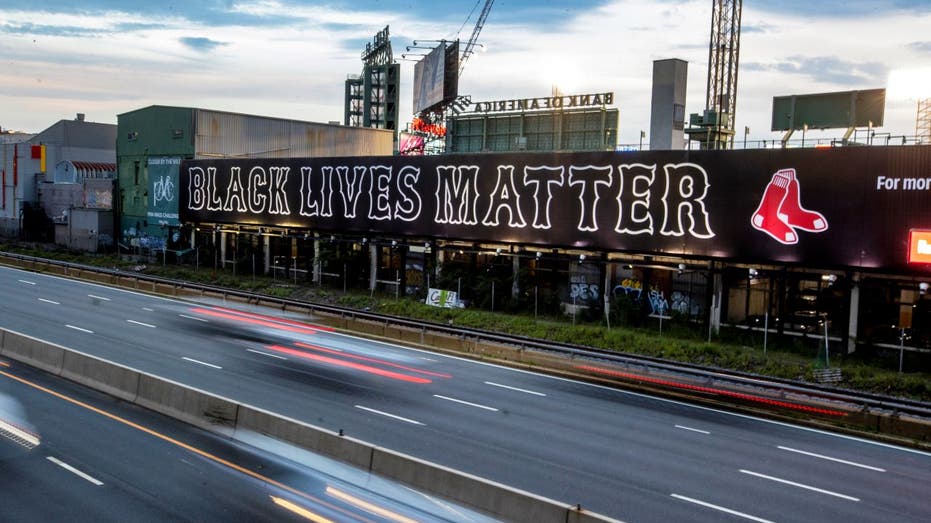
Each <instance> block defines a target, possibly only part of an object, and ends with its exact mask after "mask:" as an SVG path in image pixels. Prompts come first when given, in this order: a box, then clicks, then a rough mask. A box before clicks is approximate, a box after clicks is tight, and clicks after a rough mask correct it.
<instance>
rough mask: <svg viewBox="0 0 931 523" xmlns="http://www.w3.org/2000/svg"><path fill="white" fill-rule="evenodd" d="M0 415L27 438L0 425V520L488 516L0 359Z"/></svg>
mask: <svg viewBox="0 0 931 523" xmlns="http://www.w3.org/2000/svg"><path fill="white" fill-rule="evenodd" d="M11 402H15V403H16V404H18V405H19V406H20V407H21V409H11V408H10V403H11ZM11 410H15V411H17V412H15V413H14V414H13V415H10V414H8V412H10V411H11ZM11 418H13V419H11ZM4 422H6V423H7V425H6V427H7V428H9V424H11V423H12V424H17V425H18V427H20V428H22V427H23V426H24V425H25V424H28V425H30V427H28V428H29V429H30V432H31V433H32V434H37V435H38V445H36V443H37V442H36V441H24V439H26V438H20V439H19V441H13V440H12V439H11V438H7V437H4V435H3V433H0V500H2V502H0V521H10V522H12V521H76V522H80V521H87V522H102V521H114V522H123V521H133V522H137V521H199V522H208V521H216V522H225V523H226V522H231V521H276V522H279V521H304V522H306V521H307V520H308V519H310V520H312V521H317V522H319V523H325V522H327V521H333V522H337V521H338V522H342V521H353V522H360V523H374V522H382V521H393V522H404V521H407V522H413V521H434V520H436V521H471V522H480V521H491V520H490V519H489V518H487V517H485V516H479V515H477V514H474V513H473V512H471V511H468V510H465V509H463V508H461V507H456V506H454V505H452V504H449V503H447V502H437V500H433V499H431V498H429V497H427V496H424V495H423V494H420V493H417V492H414V491H411V490H410V489H406V488H404V487H402V486H400V485H397V484H393V483H391V482H387V481H383V480H382V481H373V479H372V478H371V477H369V475H368V474H365V473H362V472H360V471H357V470H354V469H352V467H349V466H346V465H342V464H337V463H334V462H332V461H331V460H326V459H322V458H314V457H312V456H305V454H306V453H301V452H295V451H294V450H292V451H291V452H290V454H291V456H292V457H293V458H294V459H301V460H302V461H307V464H300V463H298V462H295V461H293V460H292V459H285V458H282V457H280V456H278V455H276V454H273V453H271V452H268V451H266V450H260V449H258V448H256V447H253V446H249V445H245V444H242V443H237V442H234V441H231V440H229V439H228V438H223V437H220V436H217V435H214V434H212V433H209V432H206V431H203V430H200V429H197V428H195V427H192V426H190V425H187V424H184V423H181V422H178V421H175V420H173V419H170V418H167V417H165V416H162V415H159V414H156V413H154V412H151V411H148V410H146V409H143V408H140V407H136V406H134V405H131V404H128V403H125V402H122V401H118V400H116V399H114V398H112V397H109V396H106V395H104V394H101V393H98V392H95V391H91V390H89V389H86V388H84V387H81V386H80V385H77V384H74V383H72V382H69V381H67V380H64V379H61V378H57V377H55V376H51V375H49V374H45V373H43V372H41V371H38V370H35V369H31V368H30V367H27V366H24V365H20V364H18V363H16V362H11V361H9V360H4V359H2V358H0V424H2V423H4ZM7 435H9V433H8V434H7Z"/></svg>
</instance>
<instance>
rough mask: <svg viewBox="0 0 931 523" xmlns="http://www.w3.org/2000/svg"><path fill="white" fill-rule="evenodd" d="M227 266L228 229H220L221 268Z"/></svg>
mask: <svg viewBox="0 0 931 523" xmlns="http://www.w3.org/2000/svg"><path fill="white" fill-rule="evenodd" d="M225 267H226V231H220V268H225Z"/></svg>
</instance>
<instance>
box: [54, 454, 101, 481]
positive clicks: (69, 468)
mask: <svg viewBox="0 0 931 523" xmlns="http://www.w3.org/2000/svg"><path fill="white" fill-rule="evenodd" d="M48 460H49V461H51V462H52V463H54V464H56V465H58V466H59V467H61V468H63V469H65V470H67V471H68V472H71V473H73V474H75V475H77V476H80V477H81V478H83V479H85V480H87V481H89V482H91V483H93V484H94V485H97V486H98V487H99V486H101V485H103V481H100V480H99V479H97V478H95V477H93V476H89V475H87V474H85V473H83V472H81V471H80V470H78V469H76V468H74V467H72V466H71V465H69V464H67V463H65V462H64V461H62V460H60V459H58V458H55V457H54V456H49V457H48Z"/></svg>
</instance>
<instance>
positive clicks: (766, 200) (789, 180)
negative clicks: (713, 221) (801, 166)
mask: <svg viewBox="0 0 931 523" xmlns="http://www.w3.org/2000/svg"><path fill="white" fill-rule="evenodd" d="M750 223H751V224H753V228H755V229H757V230H760V231H763V232H765V233H766V234H768V235H770V236H772V237H773V239H775V240H776V241H778V242H779V243H782V244H784V245H792V244H794V243H798V234H796V231H797V230H798V229H802V230H803V231H808V232H815V233H818V232H823V231H826V230H827V229H828V221H827V220H826V219H825V217H824V216H823V215H822V214H821V213H818V212H815V211H809V210H808V209H805V208H804V207H802V201H801V195H800V191H799V184H798V178H797V177H796V176H795V169H781V170H779V171H776V174H774V175H773V179H772V180H770V182H769V185H767V186H766V191H765V192H764V193H763V199H762V200H761V201H760V206H759V207H757V209H756V212H754V213H753V217H752V218H751V219H750Z"/></svg>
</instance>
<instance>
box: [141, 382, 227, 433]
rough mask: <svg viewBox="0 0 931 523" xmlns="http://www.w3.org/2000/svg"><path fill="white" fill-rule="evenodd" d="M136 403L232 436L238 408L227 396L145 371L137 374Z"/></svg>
mask: <svg viewBox="0 0 931 523" xmlns="http://www.w3.org/2000/svg"><path fill="white" fill-rule="evenodd" d="M136 404H137V405H140V406H143V407H146V408H148V409H151V410H154V411H156V412H161V413H162V414H165V415H167V416H171V417H173V418H176V419H180V420H181V421H185V422H187V423H190V424H192V425H195V426H198V427H201V428H205V429H207V430H211V431H214V432H218V433H220V434H223V435H225V436H232V435H233V432H234V430H235V428H236V416H237V410H238V409H239V404H237V403H235V402H233V401H230V400H228V399H225V398H221V397H219V396H214V395H212V394H208V393H206V392H203V391H200V390H197V389H194V388H191V387H188V386H185V385H181V384H180V383H175V382H173V381H168V380H166V379H164V378H159V377H156V376H150V375H148V374H140V375H139V392H138V394H137V396H136Z"/></svg>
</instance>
